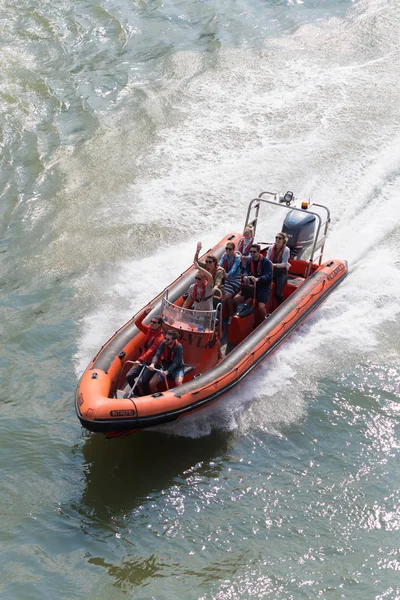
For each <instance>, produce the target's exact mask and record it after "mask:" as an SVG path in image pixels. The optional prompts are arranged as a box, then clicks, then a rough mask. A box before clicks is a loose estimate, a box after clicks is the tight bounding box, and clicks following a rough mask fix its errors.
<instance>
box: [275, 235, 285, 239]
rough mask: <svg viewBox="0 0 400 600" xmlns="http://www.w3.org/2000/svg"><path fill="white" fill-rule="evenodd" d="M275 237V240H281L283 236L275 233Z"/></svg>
mask: <svg viewBox="0 0 400 600" xmlns="http://www.w3.org/2000/svg"><path fill="white" fill-rule="evenodd" d="M275 239H276V240H283V237H282V236H280V235H276V236H275Z"/></svg>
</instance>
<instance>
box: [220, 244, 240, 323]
mask: <svg viewBox="0 0 400 600" xmlns="http://www.w3.org/2000/svg"><path fill="white" fill-rule="evenodd" d="M235 248H236V246H235V244H234V243H233V242H227V243H226V244H225V252H224V253H223V255H222V256H221V260H220V261H219V266H220V267H223V268H224V269H225V273H226V279H225V284H224V296H223V299H224V301H225V302H226V307H227V311H228V323H230V322H231V320H232V315H233V297H234V296H235V294H237V292H238V291H239V289H240V282H241V263H240V260H241V254H240V252H235Z"/></svg>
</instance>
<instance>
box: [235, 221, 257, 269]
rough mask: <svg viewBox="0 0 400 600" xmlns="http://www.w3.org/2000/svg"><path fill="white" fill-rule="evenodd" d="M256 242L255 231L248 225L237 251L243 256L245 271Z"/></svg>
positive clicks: (242, 261)
mask: <svg viewBox="0 0 400 600" xmlns="http://www.w3.org/2000/svg"><path fill="white" fill-rule="evenodd" d="M253 242H254V230H253V226H252V225H246V227H245V228H244V231H243V237H241V238H240V240H239V241H238V243H237V248H236V249H237V251H238V252H240V254H241V255H242V260H241V263H242V268H243V269H245V267H246V263H247V257H248V255H249V251H250V247H251V245H252V243H253Z"/></svg>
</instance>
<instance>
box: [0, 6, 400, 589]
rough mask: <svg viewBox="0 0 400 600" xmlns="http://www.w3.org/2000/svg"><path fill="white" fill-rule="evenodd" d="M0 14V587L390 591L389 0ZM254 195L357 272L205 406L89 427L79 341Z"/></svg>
mask: <svg viewBox="0 0 400 600" xmlns="http://www.w3.org/2000/svg"><path fill="white" fill-rule="evenodd" d="M1 11H2V17H3V18H2V27H1V33H0V36H1V48H2V50H1V58H2V62H1V64H2V78H1V84H0V107H1V116H0V119H1V120H0V124H1V132H0V143H1V157H0V164H1V170H0V190H1V203H0V215H1V239H0V315H1V318H0V335H1V345H0V358H1V360H0V372H1V383H2V385H1V390H0V398H1V404H0V406H1V421H0V427H1V440H2V486H1V493H0V499H1V516H2V519H1V526H0V540H1V558H0V561H1V567H2V568H1V575H0V596H1V598H4V599H5V600H8V599H12V600H14V599H17V600H26V599H29V600H30V599H36V598H37V599H40V600H45V599H47V598H49V599H50V598H51V599H52V600H53V599H54V598H60V599H63V600H64V599H65V600H67V599H68V600H70V599H78V598H85V599H87V598H90V599H96V600H97V599H100V600H101V599H107V600H114V599H119V598H134V599H135V600H136V599H152V598H155V599H175V598H184V599H192V598H193V599H202V600H203V599H204V600H210V599H215V600H225V599H229V600H231V599H235V600H236V599H239V598H240V599H242V598H271V599H272V600H276V599H282V600H283V599H284V600H289V599H294V600H297V599H303V598H304V599H314V598H326V599H332V600H336V599H339V598H348V599H351V600H366V599H370V598H374V599H382V600H383V599H384V600H388V599H390V600H394V599H398V598H400V587H399V583H398V574H397V572H398V570H399V568H400V562H399V561H400V558H399V528H400V498H399V461H398V449H399V397H400V371H399V349H400V344H399V341H398V340H399V334H400V331H399V322H398V314H399V307H398V298H399V295H400V277H399V269H400V253H399V246H400V244H399V223H400V203H399V196H400V163H399V159H398V157H399V149H400V117H399V114H400V113H399V110H398V107H399V105H400V90H399V86H398V85H397V79H398V72H399V68H400V64H399V54H398V51H397V46H398V31H399V25H400V12H399V7H398V5H397V4H396V3H395V2H390V1H389V0H387V1H379V0H369V1H367V2H339V1H338V0H335V1H334V0H330V1H328V0H326V1H325V2H324V1H322V0H321V1H320V0H318V1H317V0H313V1H311V0H305V1H304V2H303V3H300V2H295V1H293V2H290V1H272V0H268V1H267V2H250V1H241V2H239V3H236V4H232V3H228V2H217V3H215V2H213V3H211V2H197V3H188V2H180V3H177V2H170V3H161V2H133V1H128V0H119V1H116V0H113V1H106V0H103V1H100V0H96V1H94V0H93V1H88V2H81V1H78V2H74V3H67V2H64V1H61V2H58V3H52V2H39V1H37V0H36V1H35V0H34V1H31V2H26V1H22V2H18V4H17V3H16V2H5V3H2V7H1ZM265 189H272V190H274V191H275V190H282V191H286V189H293V190H294V191H295V192H296V193H297V194H298V195H299V196H304V197H306V198H307V197H309V196H311V197H312V198H313V199H314V200H315V201H320V202H322V203H323V204H327V205H328V206H329V208H330V210H331V214H332V223H331V231H330V236H329V239H328V242H327V246H326V254H325V255H326V257H327V258H329V257H333V258H335V257H340V258H344V259H346V260H348V262H349V265H350V273H349V276H348V278H347V279H346V281H345V282H344V283H343V284H342V285H341V286H340V287H339V288H338V289H337V290H336V291H335V293H334V294H333V295H332V296H331V297H330V298H329V299H328V300H327V302H325V303H324V305H323V306H321V308H320V309H319V310H318V311H317V312H315V313H314V314H313V315H312V316H311V317H310V318H309V320H308V321H307V323H306V324H305V325H304V326H302V327H301V328H300V329H299V330H298V331H297V332H296V333H295V334H294V335H293V336H292V337H291V338H290V339H289V340H288V341H287V342H285V344H284V345H283V346H281V348H280V349H279V351H277V352H276V353H275V354H274V355H273V356H272V357H271V359H270V360H269V361H268V362H267V363H264V364H262V365H261V366H260V367H259V368H258V369H257V371H256V372H255V373H254V375H253V376H252V377H251V378H248V379H246V380H245V381H244V382H243V383H242V384H241V385H240V386H239V387H237V388H236V389H235V390H234V391H233V392H232V393H230V394H229V395H227V396H226V397H224V398H223V399H222V400H221V402H219V403H217V404H215V405H214V406H213V407H211V408H210V409H208V410H206V411H203V412H199V413H197V414H196V415H192V416H190V417H188V418H187V419H184V420H182V421H180V422H178V423H175V424H172V425H169V426H167V427H163V428H161V427H160V428H158V429H157V430H155V431H151V432H144V433H140V434H136V435H134V436H132V437H130V438H126V439H120V440H113V441H106V440H105V439H103V437H101V436H97V435H89V434H88V433H87V432H85V431H83V430H82V429H81V427H80V424H79V422H78V420H77V418H76V415H75V413H74V407H73V399H74V391H75V387H76V384H77V382H78V379H79V376H80V374H81V373H82V371H83V369H84V368H85V366H86V365H87V364H88V363H89V361H90V360H91V358H93V356H94V354H95V353H96V352H97V351H98V349H99V348H100V347H101V345H102V344H103V343H104V342H105V341H106V340H107V339H108V338H109V337H110V336H111V335H112V333H113V332H114V331H115V330H116V329H117V328H119V327H120V326H121V325H122V324H123V323H124V322H125V321H126V320H127V319H128V318H129V317H130V316H131V315H132V314H134V313H135V312H136V311H137V310H138V309H139V308H140V307H141V306H143V305H144V304H145V303H146V302H147V301H148V300H149V299H150V298H152V297H154V296H155V295H156V294H157V293H158V292H159V291H160V289H162V288H163V287H165V286H166V285H168V283H169V282H170V281H171V280H172V279H174V278H175V277H176V276H177V275H179V273H181V272H182V271H183V270H184V269H186V268H187V266H188V265H189V264H190V262H191V260H192V256H193V253H194V249H195V244H196V241H197V240H198V239H201V240H202V241H203V245H204V247H210V246H212V245H213V244H214V243H215V241H216V240H219V239H220V238H221V237H222V236H223V235H225V234H226V232H227V231H230V230H232V229H234V230H237V228H238V227H239V228H240V227H241V226H242V225H243V223H244V219H245V214H246V208H247V202H248V201H249V200H250V199H251V198H252V197H254V196H255V195H257V194H258V193H259V192H260V191H262V190H265Z"/></svg>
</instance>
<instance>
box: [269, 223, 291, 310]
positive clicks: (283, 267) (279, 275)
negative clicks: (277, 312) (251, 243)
mask: <svg viewBox="0 0 400 600" xmlns="http://www.w3.org/2000/svg"><path fill="white" fill-rule="evenodd" d="M287 240H288V237H287V235H286V234H285V233H282V232H280V233H277V234H276V236H275V244H274V245H273V246H270V247H269V248H268V253H267V258H269V260H270V261H271V262H272V266H273V280H274V281H275V297H276V301H277V303H278V306H279V304H282V302H283V301H284V299H285V298H284V297H283V294H282V292H283V288H284V287H285V283H286V282H287V275H288V271H289V267H290V264H289V258H290V250H289V248H288V247H287V246H286V243H287Z"/></svg>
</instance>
